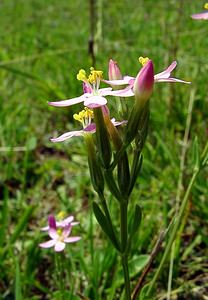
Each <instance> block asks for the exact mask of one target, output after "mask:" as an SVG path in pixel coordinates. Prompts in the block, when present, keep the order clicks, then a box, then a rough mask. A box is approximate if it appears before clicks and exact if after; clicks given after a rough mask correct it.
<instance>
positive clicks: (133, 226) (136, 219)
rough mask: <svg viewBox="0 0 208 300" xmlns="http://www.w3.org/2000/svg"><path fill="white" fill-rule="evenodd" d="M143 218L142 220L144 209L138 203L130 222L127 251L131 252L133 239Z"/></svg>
mask: <svg viewBox="0 0 208 300" xmlns="http://www.w3.org/2000/svg"><path fill="white" fill-rule="evenodd" d="M141 220H142V209H141V207H140V206H139V205H138V204H136V207H135V211H134V216H133V218H132V220H131V222H130V224H129V240H128V248H127V252H129V251H130V249H131V243H132V239H133V237H134V235H135V234H136V233H137V231H138V229H139V226H140V224H141Z"/></svg>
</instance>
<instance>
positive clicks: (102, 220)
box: [92, 202, 120, 251]
mask: <svg viewBox="0 0 208 300" xmlns="http://www.w3.org/2000/svg"><path fill="white" fill-rule="evenodd" d="M92 207H93V212H94V215H95V217H96V219H97V221H98V223H99V225H100V227H101V228H102V230H103V231H104V232H105V234H106V235H107V236H108V238H109V239H110V240H111V242H112V244H113V245H114V247H115V248H116V249H117V250H118V251H120V249H119V245H118V242H117V240H116V237H115V234H114V232H113V230H112V228H111V227H110V224H109V222H108V220H107V218H106V216H105V215H104V213H103V212H102V210H101V209H100V207H99V205H98V204H97V203H96V202H93V204H92Z"/></svg>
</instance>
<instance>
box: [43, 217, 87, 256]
mask: <svg viewBox="0 0 208 300" xmlns="http://www.w3.org/2000/svg"><path fill="white" fill-rule="evenodd" d="M65 221H66V220H65ZM48 224H49V229H48V234H49V236H50V238H51V240H49V241H47V242H45V243H41V244H39V246H40V247H42V248H51V247H54V250H55V251H56V252H61V251H63V250H64V248H65V246H66V243H75V242H77V241H79V240H80V239H81V237H79V236H72V237H69V235H70V233H71V230H72V225H71V222H69V223H62V224H61V225H63V224H65V226H60V227H59V228H57V223H56V220H55V217H54V216H53V215H50V216H49V217H48Z"/></svg>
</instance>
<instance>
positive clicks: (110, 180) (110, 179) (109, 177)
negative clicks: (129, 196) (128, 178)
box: [104, 169, 123, 202]
mask: <svg viewBox="0 0 208 300" xmlns="http://www.w3.org/2000/svg"><path fill="white" fill-rule="evenodd" d="M104 176H105V181H106V183H107V185H108V188H109V190H110V192H111V193H112V195H113V196H114V197H115V198H116V199H117V200H118V201H119V202H120V201H121V199H123V197H122V195H121V193H120V191H119V189H118V186H117V184H116V182H115V179H114V176H113V172H112V171H111V170H108V169H107V170H105V171H104Z"/></svg>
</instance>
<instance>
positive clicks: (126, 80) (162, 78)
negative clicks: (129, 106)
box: [104, 61, 190, 95]
mask: <svg viewBox="0 0 208 300" xmlns="http://www.w3.org/2000/svg"><path fill="white" fill-rule="evenodd" d="M176 66H177V62H176V61H173V62H172V63H171V64H170V65H169V66H168V68H167V69H165V70H164V71H162V72H160V73H158V74H155V75H154V81H155V83H157V82H180V83H188V84H190V82H189V81H184V80H181V79H178V78H174V77H170V76H171V72H172V71H173V70H174V69H175V68H176ZM134 81H135V77H132V76H124V77H123V79H120V80H104V82H106V83H108V84H111V85H124V84H129V85H131V86H133V84H134ZM119 92H120V91H115V92H114V95H115V93H119ZM121 92H123V90H121Z"/></svg>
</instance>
